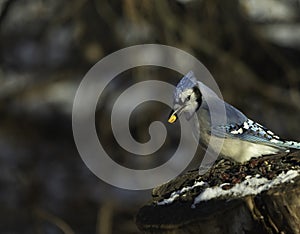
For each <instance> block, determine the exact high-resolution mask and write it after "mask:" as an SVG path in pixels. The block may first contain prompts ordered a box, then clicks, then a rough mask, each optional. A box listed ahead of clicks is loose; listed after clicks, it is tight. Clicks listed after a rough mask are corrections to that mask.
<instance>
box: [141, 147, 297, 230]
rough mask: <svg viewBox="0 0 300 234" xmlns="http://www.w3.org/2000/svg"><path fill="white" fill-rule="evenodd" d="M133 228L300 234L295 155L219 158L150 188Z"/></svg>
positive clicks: (295, 153)
mask: <svg viewBox="0 0 300 234" xmlns="http://www.w3.org/2000/svg"><path fill="white" fill-rule="evenodd" d="M152 197H153V198H152V201H150V202H149V203H148V204H147V205H145V206H144V207H142V208H141V209H140V210H139V212H138V214H137V216H136V223H137V226H138V227H139V229H140V230H141V231H143V232H145V233H197V234H199V233H211V234H219V233H220V234H221V233H222V234H224V233H225V234H226V233H228V234H229V233H230V234H231V233H255V234H257V233H300V151H296V152H293V153H283V154H278V155H272V156H265V157H260V158H256V159H251V160H250V161H249V162H246V163H244V164H234V163H232V162H231V161H229V160H226V159H222V160H221V161H219V162H217V163H216V164H215V165H214V166H213V167H212V168H211V169H210V170H209V171H208V172H207V173H206V174H205V175H202V176H200V175H198V170H195V171H190V172H187V173H186V174H184V175H182V176H179V177H178V178H175V179H173V180H172V181H170V182H168V183H166V184H163V185H161V186H159V187H157V188H155V189H154V190H153V192H152Z"/></svg>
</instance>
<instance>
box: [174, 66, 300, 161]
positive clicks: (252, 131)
mask: <svg viewBox="0 0 300 234" xmlns="http://www.w3.org/2000/svg"><path fill="white" fill-rule="evenodd" d="M209 103H212V104H213V105H214V104H216V105H223V107H225V112H224V113H226V116H225V117H226V118H224V119H225V120H226V121H225V122H224V121H223V122H218V121H217V122H216V123H213V121H212V120H211V113H210V106H209ZM181 114H184V115H185V118H186V119H187V120H188V121H190V120H191V118H192V117H193V116H194V115H195V114H196V115H197V117H198V123H195V122H192V121H191V122H192V124H193V129H194V130H196V132H197V133H198V134H199V135H200V138H199V144H200V145H201V146H203V147H207V146H208V144H209V142H210V139H211V138H212V139H213V140H215V141H214V142H218V140H222V141H223V145H222V146H221V151H220V154H221V156H223V157H224V158H229V159H231V160H233V161H234V162H239V163H244V162H247V161H249V160H250V159H251V158H257V157H259V156H263V155H270V154H276V153H280V152H289V151H290V150H300V143H299V142H295V141H290V140H283V139H282V138H280V137H279V136H277V135H276V134H275V133H273V132H272V131H271V130H269V129H267V128H266V127H264V126H263V125H261V124H259V123H257V122H255V121H253V120H251V119H249V118H248V117H247V116H246V115H244V114H243V113H242V112H241V111H240V110H238V109H237V108H235V107H234V106H232V105H230V104H228V103H226V102H225V101H223V100H222V99H220V98H219V97H218V96H217V94H215V92H214V91H212V90H211V89H210V88H209V87H208V86H206V85H204V84H203V83H202V82H200V81H198V80H197V79H196V77H195V75H194V73H193V71H190V72H188V73H187V74H186V75H185V76H184V77H183V78H182V79H181V80H180V82H179V83H178V84H177V86H176V88H175V91H174V93H173V109H172V111H171V113H170V115H169V118H168V122H169V123H170V124H173V123H175V122H176V121H177V119H178V118H179V116H180V115H181ZM211 147H212V149H213V150H215V151H216V149H217V148H216V146H214V145H213V146H211Z"/></svg>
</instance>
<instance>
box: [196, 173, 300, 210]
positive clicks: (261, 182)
mask: <svg viewBox="0 0 300 234" xmlns="http://www.w3.org/2000/svg"><path fill="white" fill-rule="evenodd" d="M298 175H299V171H296V170H289V171H287V172H282V173H281V174H279V175H278V176H277V177H276V178H275V179H273V180H268V179H267V178H263V177H262V178H261V177H260V176H257V175H256V176H254V177H252V176H246V178H245V179H246V180H244V181H243V182H241V183H239V184H236V185H235V186H233V187H232V188H231V189H228V190H223V189H222V187H221V186H217V187H213V188H207V189H205V190H204V191H203V192H202V193H201V194H199V195H198V196H197V197H196V198H195V200H194V203H193V205H192V208H195V205H196V204H198V203H199V202H201V201H208V200H211V199H213V198H218V197H223V196H231V197H244V196H247V195H256V194H259V193H261V192H262V191H265V190H268V189H270V188H271V187H273V186H276V185H279V184H282V183H286V182H293V181H292V179H293V178H295V177H297V176H298Z"/></svg>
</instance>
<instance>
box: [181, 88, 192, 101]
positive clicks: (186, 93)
mask: <svg viewBox="0 0 300 234" xmlns="http://www.w3.org/2000/svg"><path fill="white" fill-rule="evenodd" d="M192 94H193V90H192V89H188V90H186V91H184V92H182V93H180V94H179V98H180V100H181V102H185V101H186V98H187V97H188V96H190V95H192Z"/></svg>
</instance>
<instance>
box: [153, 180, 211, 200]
mask: <svg viewBox="0 0 300 234" xmlns="http://www.w3.org/2000/svg"><path fill="white" fill-rule="evenodd" d="M206 184H207V183H206V182H203V181H195V183H194V184H193V186H187V187H183V188H182V189H181V190H177V191H175V192H173V193H171V195H170V197H169V198H165V199H164V200H162V201H160V202H157V205H167V204H171V203H172V202H173V201H174V200H176V198H177V197H179V196H180V195H182V194H183V193H186V192H188V191H190V190H192V189H193V188H195V187H201V186H204V185H206Z"/></svg>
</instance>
